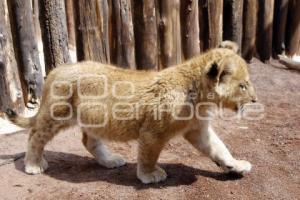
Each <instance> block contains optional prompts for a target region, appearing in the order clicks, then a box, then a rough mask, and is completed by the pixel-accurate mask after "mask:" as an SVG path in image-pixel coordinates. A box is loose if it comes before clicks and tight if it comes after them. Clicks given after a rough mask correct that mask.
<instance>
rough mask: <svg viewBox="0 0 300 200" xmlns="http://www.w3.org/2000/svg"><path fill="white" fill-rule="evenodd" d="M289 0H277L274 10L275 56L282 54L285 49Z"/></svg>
mask: <svg viewBox="0 0 300 200" xmlns="http://www.w3.org/2000/svg"><path fill="white" fill-rule="evenodd" d="M288 8H289V0H275V11H274V31H273V33H274V37H273V44H274V56H275V57H276V56H277V55H278V54H281V53H282V52H283V51H284V50H285V46H286V45H285V33H286V23H287V14H288Z"/></svg>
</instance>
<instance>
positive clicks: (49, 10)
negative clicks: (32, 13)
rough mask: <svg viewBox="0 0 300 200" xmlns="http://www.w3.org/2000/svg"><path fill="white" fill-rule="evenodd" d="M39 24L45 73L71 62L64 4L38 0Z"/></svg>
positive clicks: (55, 1)
mask: <svg viewBox="0 0 300 200" xmlns="http://www.w3.org/2000/svg"><path fill="white" fill-rule="evenodd" d="M39 5H40V23H41V27H42V38H43V44H44V55H45V65H46V72H47V73H49V72H50V71H51V70H52V69H53V68H54V67H57V66H58V65H59V64H61V63H68V62H70V61H71V59H70V55H69V51H68V30H67V25H66V14H65V4H64V1H62V0H40V4H39Z"/></svg>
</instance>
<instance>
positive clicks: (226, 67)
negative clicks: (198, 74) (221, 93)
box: [206, 58, 237, 82]
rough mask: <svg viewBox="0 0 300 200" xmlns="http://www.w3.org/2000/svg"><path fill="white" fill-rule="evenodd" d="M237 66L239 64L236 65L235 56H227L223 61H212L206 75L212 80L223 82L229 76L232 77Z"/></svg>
mask: <svg viewBox="0 0 300 200" xmlns="http://www.w3.org/2000/svg"><path fill="white" fill-rule="evenodd" d="M236 68H237V66H236V65H235V62H234V60H233V58H226V59H224V60H223V61H222V62H221V63H216V62H214V63H212V64H211V65H210V66H209V68H208V71H207V73H206V75H207V77H208V78H209V79H210V80H214V81H216V82H223V81H224V80H226V78H227V77H230V76H231V75H232V74H233V73H234V71H235V70H236Z"/></svg>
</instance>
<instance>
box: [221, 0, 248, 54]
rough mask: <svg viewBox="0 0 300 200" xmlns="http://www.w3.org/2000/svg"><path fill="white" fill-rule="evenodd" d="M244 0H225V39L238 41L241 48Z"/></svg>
mask: <svg viewBox="0 0 300 200" xmlns="http://www.w3.org/2000/svg"><path fill="white" fill-rule="evenodd" d="M243 2H244V1H243V0H225V1H224V40H231V41H233V42H236V43H237V44H238V46H239V49H240V50H241V48H242V34H243V4H244V3H243ZM251 17H253V16H251Z"/></svg>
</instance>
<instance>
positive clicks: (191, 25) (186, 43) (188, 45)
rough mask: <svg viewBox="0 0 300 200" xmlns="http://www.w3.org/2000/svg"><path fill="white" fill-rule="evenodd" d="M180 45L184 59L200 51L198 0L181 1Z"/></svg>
mask: <svg viewBox="0 0 300 200" xmlns="http://www.w3.org/2000/svg"><path fill="white" fill-rule="evenodd" d="M181 2H182V4H181V21H182V22H183V23H182V24H181V25H182V46H183V54H184V56H185V58H186V59H188V58H191V57H193V56H195V55H198V54H199V53H200V40H199V39H200V35H199V34H200V30H199V12H198V11H199V6H198V5H199V4H198V0H189V1H181Z"/></svg>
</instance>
